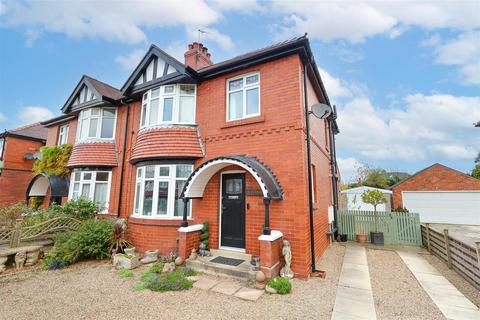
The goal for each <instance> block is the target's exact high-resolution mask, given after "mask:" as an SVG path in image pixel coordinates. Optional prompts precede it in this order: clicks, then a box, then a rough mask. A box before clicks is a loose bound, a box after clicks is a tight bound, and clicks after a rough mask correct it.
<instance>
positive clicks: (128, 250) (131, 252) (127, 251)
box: [123, 247, 135, 256]
mask: <svg viewBox="0 0 480 320" xmlns="http://www.w3.org/2000/svg"><path fill="white" fill-rule="evenodd" d="M123 251H124V252H125V254H128V255H129V256H135V247H130V248H125V249H124V250H123Z"/></svg>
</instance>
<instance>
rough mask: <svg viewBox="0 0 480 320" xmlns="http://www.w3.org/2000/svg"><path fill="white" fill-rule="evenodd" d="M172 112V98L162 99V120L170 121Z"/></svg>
mask: <svg viewBox="0 0 480 320" xmlns="http://www.w3.org/2000/svg"><path fill="white" fill-rule="evenodd" d="M172 114H173V98H165V99H163V120H162V121H172Z"/></svg>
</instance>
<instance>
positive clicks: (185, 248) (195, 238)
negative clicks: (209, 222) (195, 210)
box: [178, 224, 203, 260]
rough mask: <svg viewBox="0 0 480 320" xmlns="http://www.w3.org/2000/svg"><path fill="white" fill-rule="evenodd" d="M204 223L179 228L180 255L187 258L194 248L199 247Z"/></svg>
mask: <svg viewBox="0 0 480 320" xmlns="http://www.w3.org/2000/svg"><path fill="white" fill-rule="evenodd" d="M202 229H203V224H194V225H192V226H188V227H180V228H179V229H178V239H179V241H178V256H179V257H182V259H184V260H185V259H187V258H188V257H189V256H190V253H191V252H192V249H194V248H195V249H197V248H198V246H199V245H200V233H201V231H202Z"/></svg>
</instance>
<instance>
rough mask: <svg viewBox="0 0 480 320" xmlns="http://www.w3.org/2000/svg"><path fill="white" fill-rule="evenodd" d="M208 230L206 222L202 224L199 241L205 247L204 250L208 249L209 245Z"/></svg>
mask: <svg viewBox="0 0 480 320" xmlns="http://www.w3.org/2000/svg"><path fill="white" fill-rule="evenodd" d="M209 228H210V225H209V223H208V221H205V222H204V223H203V228H202V233H201V234H200V240H201V241H202V243H203V244H204V245H205V248H206V249H208V248H209V245H210V241H209V240H208V239H209V237H210V233H209V232H208V230H209Z"/></svg>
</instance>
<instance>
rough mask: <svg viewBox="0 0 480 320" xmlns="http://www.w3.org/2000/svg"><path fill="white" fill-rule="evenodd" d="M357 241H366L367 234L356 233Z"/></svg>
mask: <svg viewBox="0 0 480 320" xmlns="http://www.w3.org/2000/svg"><path fill="white" fill-rule="evenodd" d="M355 237H356V238H357V242H358V243H360V244H364V243H365V241H367V235H366V234H365V233H363V232H360V233H357V234H356V236H355Z"/></svg>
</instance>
